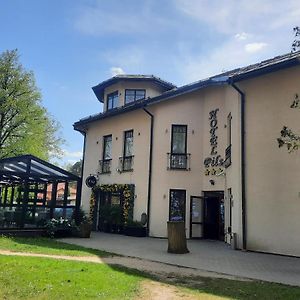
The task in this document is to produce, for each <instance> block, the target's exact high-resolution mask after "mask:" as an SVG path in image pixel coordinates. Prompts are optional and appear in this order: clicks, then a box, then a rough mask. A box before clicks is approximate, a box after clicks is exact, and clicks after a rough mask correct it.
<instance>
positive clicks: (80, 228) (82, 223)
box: [73, 209, 92, 238]
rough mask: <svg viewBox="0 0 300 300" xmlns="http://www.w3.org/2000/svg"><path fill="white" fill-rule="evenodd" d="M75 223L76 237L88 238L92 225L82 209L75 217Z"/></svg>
mask: <svg viewBox="0 0 300 300" xmlns="http://www.w3.org/2000/svg"><path fill="white" fill-rule="evenodd" d="M73 217H74V216H73ZM75 223H76V229H77V230H76V231H77V235H78V237H81V238H89V237H90V236H91V231H92V223H91V221H90V219H89V218H88V217H87V216H86V214H85V212H84V211H83V210H82V209H79V211H78V213H77V216H75Z"/></svg>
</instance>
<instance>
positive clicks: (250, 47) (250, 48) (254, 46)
mask: <svg viewBox="0 0 300 300" xmlns="http://www.w3.org/2000/svg"><path fill="white" fill-rule="evenodd" d="M267 45H268V44H267V43H250V44H246V45H245V50H246V51H247V52H249V53H254V52H258V51H261V50H262V49H263V48H265V47H266V46H267Z"/></svg>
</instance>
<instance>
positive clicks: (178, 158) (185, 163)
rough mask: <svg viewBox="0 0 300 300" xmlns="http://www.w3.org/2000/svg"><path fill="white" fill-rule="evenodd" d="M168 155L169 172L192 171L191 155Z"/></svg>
mask: <svg viewBox="0 0 300 300" xmlns="http://www.w3.org/2000/svg"><path fill="white" fill-rule="evenodd" d="M167 155H168V167H167V169H168V170H184V171H190V170H191V168H190V161H191V154H190V153H184V154H181V153H180V154H179V153H167Z"/></svg>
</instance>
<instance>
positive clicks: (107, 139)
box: [103, 135, 112, 160]
mask: <svg viewBox="0 0 300 300" xmlns="http://www.w3.org/2000/svg"><path fill="white" fill-rule="evenodd" d="M111 144H112V135H106V136H104V137H103V160H107V159H111Z"/></svg>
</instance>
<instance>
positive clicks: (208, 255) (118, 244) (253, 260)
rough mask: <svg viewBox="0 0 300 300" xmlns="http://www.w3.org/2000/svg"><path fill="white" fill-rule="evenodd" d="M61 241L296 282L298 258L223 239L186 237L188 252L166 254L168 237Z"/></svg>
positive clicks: (105, 236) (96, 234)
mask: <svg viewBox="0 0 300 300" xmlns="http://www.w3.org/2000/svg"><path fill="white" fill-rule="evenodd" d="M62 241H64V242H66V243H70V244H76V245H81V246H84V247H89V248H94V249H100V250H105V251H108V252H113V253H116V254H121V255H125V256H130V257H138V258H142V259H147V260H152V261H156V262H162V263H168V264H172V265H177V266H183V267H189V268H195V269H198V270H203V271H211V272H217V273H223V274H228V275H233V276H238V277H244V278H252V279H259V280H265V281H271V282H278V283H284V284H290V285H297V286H300V258H294V257H285V256H279V255H271V254H261V253H253V252H242V251H234V250H231V248H230V247H229V246H227V245H226V244H225V243H222V242H219V241H209V240H200V241H199V240H189V241H188V249H189V250H190V253H188V254H170V253H168V252H167V246H168V241H167V240H166V239H158V238H135V237H128V236H123V235H117V234H107V233H100V232H93V233H92V236H91V238H90V239H79V238H66V239H62Z"/></svg>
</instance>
